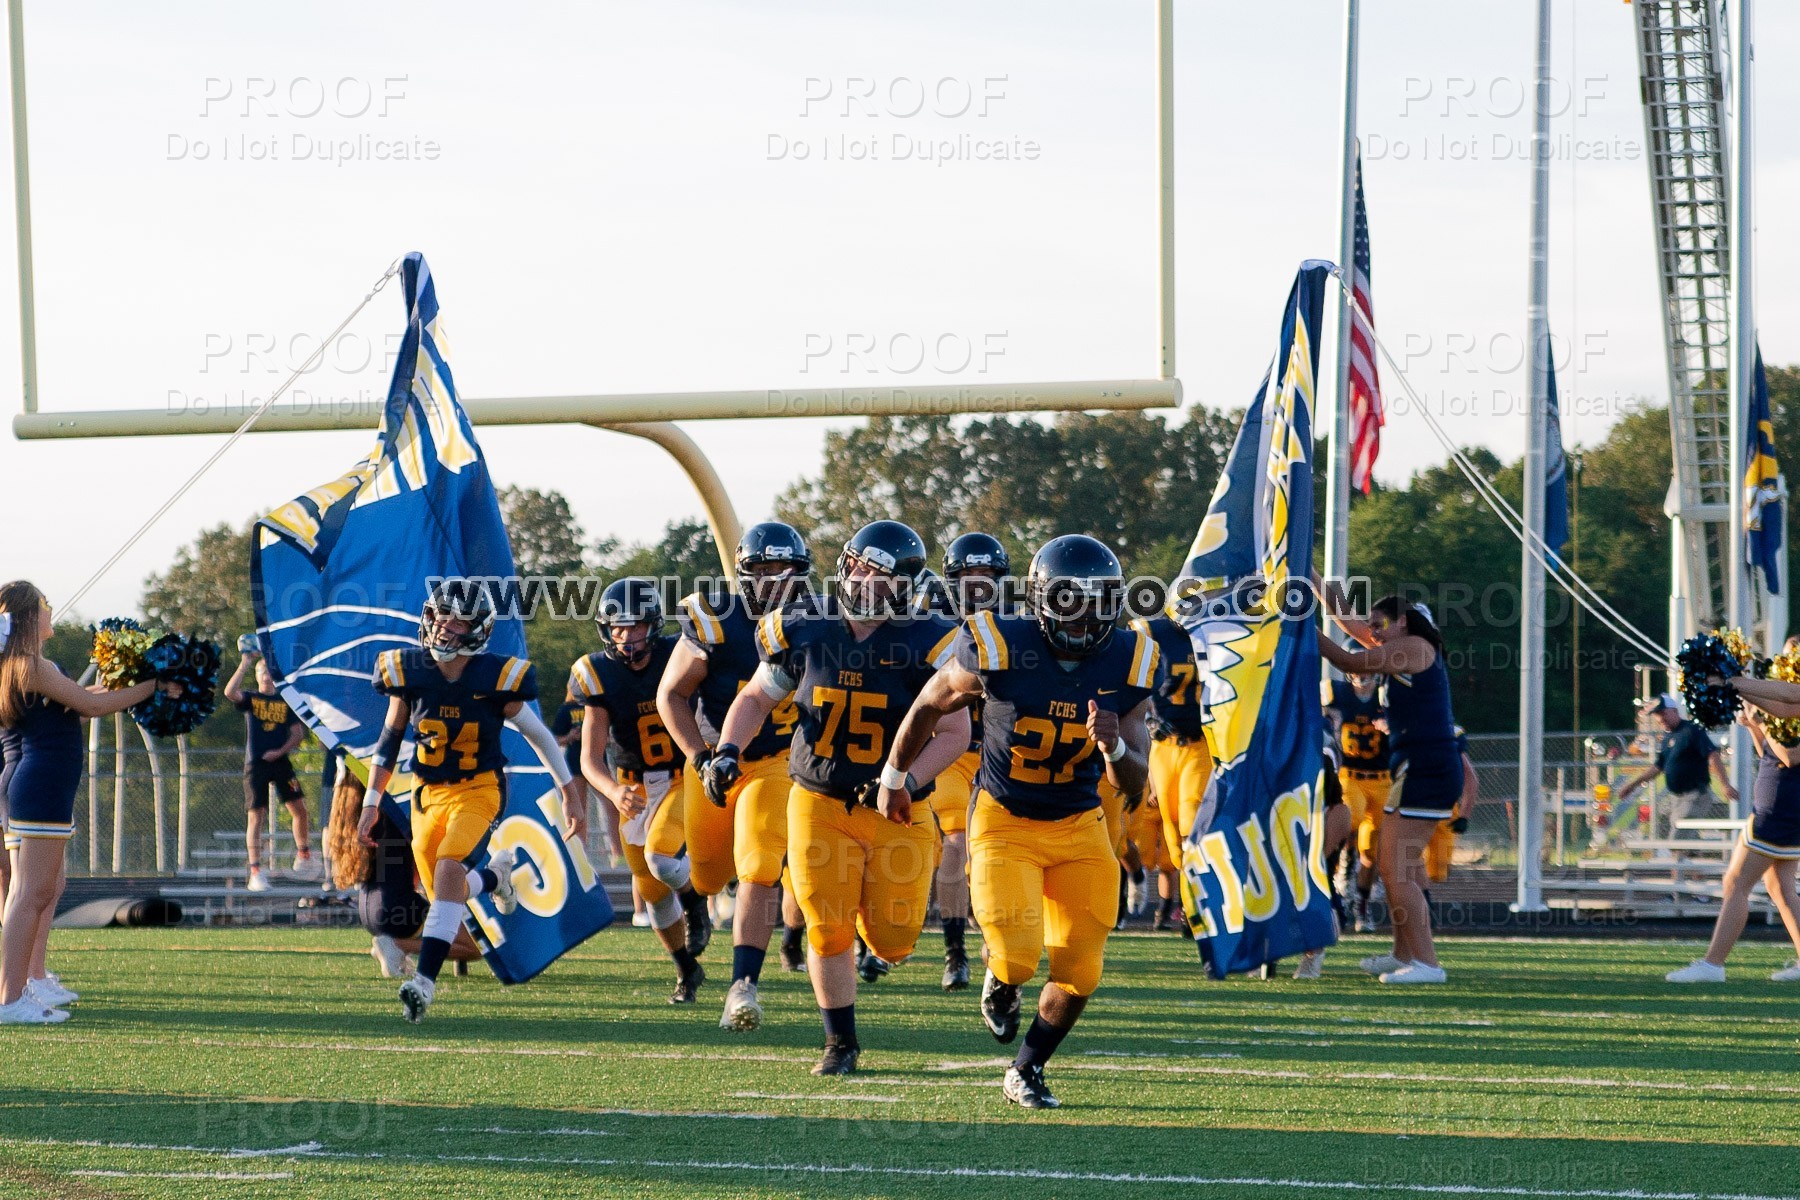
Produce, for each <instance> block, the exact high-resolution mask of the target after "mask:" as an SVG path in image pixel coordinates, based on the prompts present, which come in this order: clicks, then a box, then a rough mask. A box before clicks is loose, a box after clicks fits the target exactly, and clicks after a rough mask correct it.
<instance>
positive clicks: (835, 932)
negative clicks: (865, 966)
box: [806, 923, 856, 958]
mask: <svg viewBox="0 0 1800 1200" xmlns="http://www.w3.org/2000/svg"><path fill="white" fill-rule="evenodd" d="M806 943H807V945H809V946H811V947H812V948H813V953H814V954H817V955H818V956H819V957H820V958H835V957H837V956H838V955H840V954H842V953H844V951H846V950H848V949H850V947H851V946H853V945H855V944H856V939H855V937H854V936H853V935H852V932H851V929H850V926H848V925H813V924H810V923H809V924H808V925H807V927H806Z"/></svg>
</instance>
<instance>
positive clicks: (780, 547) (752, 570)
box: [733, 521, 812, 617]
mask: <svg viewBox="0 0 1800 1200" xmlns="http://www.w3.org/2000/svg"><path fill="white" fill-rule="evenodd" d="M733 565H734V566H735V567H736V568H737V577H738V591H739V592H740V593H741V594H742V595H743V598H744V605H745V607H747V608H748V609H749V610H750V615H751V616H753V617H760V616H761V615H762V614H763V613H765V612H768V611H769V610H770V609H774V608H780V607H781V606H782V605H783V604H785V603H787V602H788V601H789V600H792V599H796V598H797V593H799V591H800V590H801V589H802V588H803V587H805V581H806V576H807V573H808V572H810V571H811V570H812V551H810V550H808V549H807V548H806V539H805V538H804V537H802V536H801V535H800V531H799V530H798V529H795V528H794V527H793V526H792V525H789V524H787V523H786V522H785V521H759V522H758V523H757V524H755V525H752V526H751V527H750V528H748V529H746V530H744V536H742V537H740V538H739V539H738V544H737V554H736V555H735V556H734V558H733Z"/></svg>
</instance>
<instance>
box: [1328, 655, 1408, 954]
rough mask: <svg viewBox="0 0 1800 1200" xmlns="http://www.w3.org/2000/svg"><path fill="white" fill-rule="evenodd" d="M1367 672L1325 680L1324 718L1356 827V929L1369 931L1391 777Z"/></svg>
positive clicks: (1383, 723)
mask: <svg viewBox="0 0 1800 1200" xmlns="http://www.w3.org/2000/svg"><path fill="white" fill-rule="evenodd" d="M1378 683H1379V680H1377V679H1376V677H1375V676H1373V675H1351V676H1349V677H1348V678H1347V679H1332V680H1328V681H1326V684H1325V723H1326V725H1327V726H1328V727H1329V728H1330V729H1331V730H1332V734H1333V737H1334V738H1335V740H1336V742H1337V747H1338V755H1339V758H1340V765H1339V767H1338V779H1339V780H1340V781H1341V782H1342V783H1343V785H1344V803H1345V804H1347V805H1349V807H1350V821H1351V823H1352V824H1353V825H1354V826H1355V828H1356V903H1355V907H1354V909H1353V910H1352V911H1353V913H1354V920H1355V924H1356V932H1358V933H1372V932H1374V930H1375V922H1374V921H1373V920H1372V919H1371V918H1370V916H1369V894H1370V893H1371V892H1372V891H1374V889H1375V848H1376V844H1377V842H1378V841H1379V840H1380V837H1381V812H1382V807H1383V806H1384V805H1385V804H1387V797H1388V789H1389V787H1391V786H1392V781H1391V780H1390V778H1389V776H1388V736H1387V719H1386V715H1385V713H1384V711H1383V709H1382V706H1381V697H1380V695H1379V689H1378V688H1377V686H1376V685H1377V684H1378Z"/></svg>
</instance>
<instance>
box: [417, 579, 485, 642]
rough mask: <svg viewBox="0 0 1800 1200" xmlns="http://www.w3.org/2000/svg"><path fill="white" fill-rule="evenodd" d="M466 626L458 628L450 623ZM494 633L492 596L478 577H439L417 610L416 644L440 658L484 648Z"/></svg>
mask: <svg viewBox="0 0 1800 1200" xmlns="http://www.w3.org/2000/svg"><path fill="white" fill-rule="evenodd" d="M457 622H461V623H463V624H464V625H466V626H467V627H468V628H467V629H466V630H465V631H464V632H461V633H459V632H457V631H456V630H454V629H452V628H451V625H452V624H454V623H457ZM493 633H494V599H493V597H492V596H490V595H489V594H488V589H487V584H485V583H483V582H481V581H480V580H477V579H461V578H454V579H440V580H438V582H437V583H436V585H434V586H433V587H432V589H431V595H430V596H428V597H426V600H425V607H424V609H423V611H421V612H420V614H419V645H421V646H423V647H425V649H426V650H427V651H429V652H430V654H431V657H433V658H435V659H436V660H437V661H439V662H449V661H450V660H451V659H453V658H456V657H458V656H461V657H465V658H466V657H469V656H470V655H475V654H480V653H481V652H482V651H483V650H486V649H487V644H488V638H490V637H492V636H493Z"/></svg>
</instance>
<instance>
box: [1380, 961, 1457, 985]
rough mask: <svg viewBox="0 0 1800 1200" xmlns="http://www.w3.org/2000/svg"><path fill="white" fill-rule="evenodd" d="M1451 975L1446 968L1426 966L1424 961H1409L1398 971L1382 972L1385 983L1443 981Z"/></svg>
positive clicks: (1382, 979) (1382, 980)
mask: <svg viewBox="0 0 1800 1200" xmlns="http://www.w3.org/2000/svg"><path fill="white" fill-rule="evenodd" d="M1447 978H1449V976H1447V975H1445V974H1444V968H1442V967H1431V966H1426V965H1425V964H1424V963H1422V962H1412V963H1407V964H1406V965H1405V966H1403V967H1401V968H1400V969H1399V970H1396V971H1385V972H1383V973H1382V976H1381V982H1383V983H1443V982H1444V981H1445V980H1446V979H1447Z"/></svg>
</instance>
